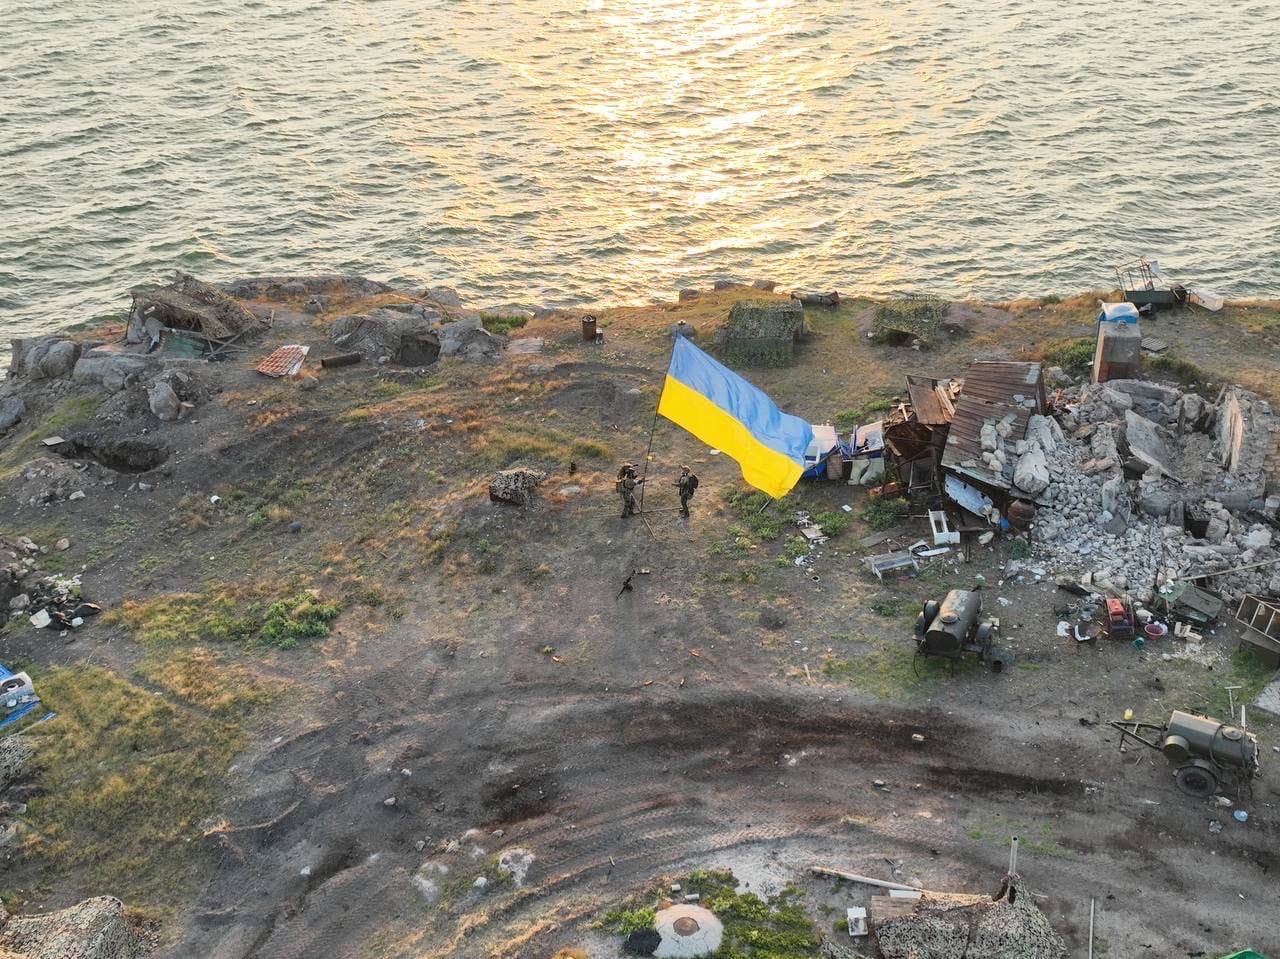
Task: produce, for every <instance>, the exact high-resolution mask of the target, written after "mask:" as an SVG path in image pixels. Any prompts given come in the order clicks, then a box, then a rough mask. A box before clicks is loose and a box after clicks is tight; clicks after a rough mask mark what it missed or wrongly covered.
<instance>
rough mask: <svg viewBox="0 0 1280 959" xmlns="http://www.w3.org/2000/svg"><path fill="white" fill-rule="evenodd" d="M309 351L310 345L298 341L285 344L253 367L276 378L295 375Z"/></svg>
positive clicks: (265, 374)
mask: <svg viewBox="0 0 1280 959" xmlns="http://www.w3.org/2000/svg"><path fill="white" fill-rule="evenodd" d="M309 352H311V347H309V346H304V345H302V344H300V343H290V344H288V345H287V346H281V347H277V348H276V349H274V350H272V351H271V352H270V353H269V354H268V355H267V356H266V358H265V359H263V360H262V362H261V363H259V364H258V365H257V367H255V369H257V371H258V372H259V373H262V374H263V375H264V376H271V377H276V378H279V377H282V376H297V375H298V371H299V370H301V369H302V364H303V363H304V362H305V361H306V359H307V354H308V353H309Z"/></svg>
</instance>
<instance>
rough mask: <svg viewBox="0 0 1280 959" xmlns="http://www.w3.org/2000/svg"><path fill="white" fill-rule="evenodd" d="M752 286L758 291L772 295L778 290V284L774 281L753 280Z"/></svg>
mask: <svg viewBox="0 0 1280 959" xmlns="http://www.w3.org/2000/svg"><path fill="white" fill-rule="evenodd" d="M751 286H752V287H753V288H754V289H757V290H764V291H765V292H766V293H772V292H773V291H774V290H775V289H777V286H778V284H777V283H775V282H774V281H773V280H752V281H751Z"/></svg>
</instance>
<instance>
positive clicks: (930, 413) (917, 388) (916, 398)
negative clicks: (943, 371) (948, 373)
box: [907, 376, 955, 426]
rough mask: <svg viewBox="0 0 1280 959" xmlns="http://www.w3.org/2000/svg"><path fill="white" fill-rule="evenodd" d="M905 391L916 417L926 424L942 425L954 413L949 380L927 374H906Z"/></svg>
mask: <svg viewBox="0 0 1280 959" xmlns="http://www.w3.org/2000/svg"><path fill="white" fill-rule="evenodd" d="M907 392H908V393H909V394H910V395H911V407H912V409H913V410H914V411H915V414H916V419H917V420H918V421H919V422H921V423H923V424H925V425H926V426H943V425H945V424H947V423H950V422H951V417H952V416H953V415H954V414H955V404H954V403H953V402H952V391H951V383H950V381H943V380H935V379H932V378H931V377H927V376H908V377H907Z"/></svg>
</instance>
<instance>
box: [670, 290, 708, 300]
mask: <svg viewBox="0 0 1280 959" xmlns="http://www.w3.org/2000/svg"><path fill="white" fill-rule="evenodd" d="M701 295H702V291H701V290H694V289H690V288H685V289H683V290H680V291H679V292H678V293H677V294H676V299H677V300H678V301H679V302H681V303H688V302H689V301H690V300H696V299H697V298H698V297H700V296H701Z"/></svg>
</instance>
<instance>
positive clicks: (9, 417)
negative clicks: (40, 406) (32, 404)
mask: <svg viewBox="0 0 1280 959" xmlns="http://www.w3.org/2000/svg"><path fill="white" fill-rule="evenodd" d="M26 413H27V404H26V401H24V400H23V398H22V397H21V396H6V397H4V399H0V433H3V432H4V431H5V430H7V429H9V428H10V427H12V426H16V425H17V424H18V423H19V422H21V421H22V417H23V416H25V415H26Z"/></svg>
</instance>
